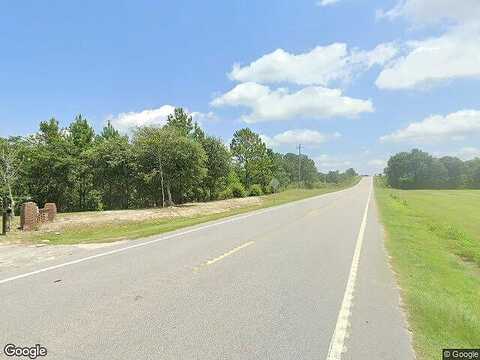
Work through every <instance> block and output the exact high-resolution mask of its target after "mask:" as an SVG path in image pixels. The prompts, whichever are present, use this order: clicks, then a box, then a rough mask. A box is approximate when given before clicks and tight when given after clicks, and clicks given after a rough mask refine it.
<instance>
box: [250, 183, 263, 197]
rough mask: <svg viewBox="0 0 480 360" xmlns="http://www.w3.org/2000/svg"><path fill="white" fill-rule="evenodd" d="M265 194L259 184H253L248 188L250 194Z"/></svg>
mask: <svg viewBox="0 0 480 360" xmlns="http://www.w3.org/2000/svg"><path fill="white" fill-rule="evenodd" d="M260 195H263V191H262V187H261V186H260V185H258V184H253V185H252V186H250V189H249V190H248V196H260Z"/></svg>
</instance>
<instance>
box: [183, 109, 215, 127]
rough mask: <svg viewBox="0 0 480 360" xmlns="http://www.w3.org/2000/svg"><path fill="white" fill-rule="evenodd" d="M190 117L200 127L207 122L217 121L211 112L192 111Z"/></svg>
mask: <svg viewBox="0 0 480 360" xmlns="http://www.w3.org/2000/svg"><path fill="white" fill-rule="evenodd" d="M190 115H191V116H192V120H193V121H196V122H197V123H199V124H200V125H202V124H205V123H207V122H212V121H218V120H219V118H218V117H217V115H216V114H215V113H213V112H211V111H210V112H208V113H202V112H198V111H194V112H192V113H191V114H190Z"/></svg>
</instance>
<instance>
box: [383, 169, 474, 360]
mask: <svg viewBox="0 0 480 360" xmlns="http://www.w3.org/2000/svg"><path fill="white" fill-rule="evenodd" d="M478 161H479V160H477V162H478ZM472 164H473V162H472ZM389 165H392V162H389ZM420 168H421V166H418V167H417V169H420ZM390 170H391V168H390ZM386 172H387V174H388V169H387V170H386ZM390 174H392V172H390ZM413 178H414V177H412V179H413ZM390 180H392V179H390ZM397 180H398V179H397ZM406 183H408V184H412V181H410V180H408V181H407V182H406ZM426 185H428V184H424V186H426ZM430 185H431V184H430ZM375 193H376V199H377V202H378V205H379V208H380V214H381V219H382V221H383V223H384V225H385V228H386V232H387V240H386V246H387V248H388V251H389V253H390V255H391V257H392V265H393V268H394V270H395V272H396V273H397V277H398V281H399V284H400V287H401V288H402V294H403V300H404V303H405V307H406V310H407V313H408V318H409V323H410V325H411V328H412V331H413V338H414V347H415V350H416V352H417V355H418V358H419V359H421V360H430V359H436V358H439V357H441V350H442V349H443V348H477V347H478V345H479V344H480V221H479V219H480V207H479V204H480V190H399V189H393V188H391V187H390V186H388V178H386V177H377V178H376V181H375Z"/></svg>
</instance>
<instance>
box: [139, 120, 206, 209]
mask: <svg viewBox="0 0 480 360" xmlns="http://www.w3.org/2000/svg"><path fill="white" fill-rule="evenodd" d="M134 146H135V152H136V154H137V160H138V168H139V171H140V174H141V176H142V177H143V180H144V181H145V183H146V185H147V186H149V187H150V190H151V195H152V197H153V198H154V199H155V198H156V199H155V200H156V201H155V203H156V204H164V203H165V200H164V199H165V196H166V198H167V203H169V204H172V203H174V202H175V203H176V202H184V201H185V200H196V199H195V198H194V194H195V186H197V185H198V184H200V183H201V182H202V181H203V178H204V177H205V175H206V173H207V169H206V167H205V163H206V157H207V156H206V154H205V151H204V150H203V148H202V146H201V145H200V143H198V142H196V141H194V140H193V139H191V138H189V137H187V136H185V134H184V133H183V132H181V131H178V129H176V128H172V127H164V128H148V127H144V128H140V129H138V130H137V131H136V133H135V135H134ZM156 193H162V198H159V197H158V196H155V194H156ZM160 200H161V202H160Z"/></svg>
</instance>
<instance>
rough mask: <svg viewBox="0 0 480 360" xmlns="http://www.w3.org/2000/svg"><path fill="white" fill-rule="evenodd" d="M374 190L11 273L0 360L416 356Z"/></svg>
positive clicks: (366, 182)
mask: <svg viewBox="0 0 480 360" xmlns="http://www.w3.org/2000/svg"><path fill="white" fill-rule="evenodd" d="M371 192H372V179H371V178H365V179H363V180H362V181H361V182H360V184H359V185H357V186H355V187H353V188H351V189H347V190H344V191H340V192H337V193H332V194H327V195H323V196H320V197H316V198H312V199H307V200H303V201H300V202H295V203H290V204H287V205H284V206H280V207H276V208H270V209H267V210H261V211H257V212H254V213H249V214H246V215H240V216H236V217H233V218H229V219H224V220H220V221H216V222H212V223H208V224H204V225H200V226H196V227H192V228H189V229H183V230H180V231H177V232H174V233H170V234H164V235H162V236H159V237H157V238H154V239H153V240H152V239H148V240H140V241H132V242H131V243H128V244H127V245H126V244H121V245H118V246H116V247H111V248H109V249H108V251H106V250H105V249H103V250H102V249H99V250H98V251H97V252H96V253H95V254H94V255H93V256H89V257H88V258H84V257H79V256H75V255H73V256H72V257H70V258H68V262H67V263H65V261H66V260H65V259H63V260H62V261H63V263H62V262H60V261H59V260H57V262H53V263H50V264H48V265H45V264H43V265H42V266H43V267H37V268H30V269H17V270H16V271H14V272H10V273H2V277H1V278H0V327H1V328H0V329H1V331H0V346H1V347H2V355H0V358H7V357H6V356H5V355H4V354H3V347H4V346H5V345H6V344H9V343H13V344H15V345H17V346H22V347H25V346H34V345H35V344H40V345H42V346H44V347H45V348H46V349H47V351H48V354H47V356H46V359H102V360H104V359H122V360H123V359H287V360H293V359H328V360H333V359H340V358H341V359H355V360H362V359H365V360H366V359H369V360H370V359H379V360H390V359H397V360H408V359H413V358H414V355H413V353H412V350H411V345H410V335H409V332H408V330H407V326H406V323H405V319H404V315H403V313H402V310H401V305H400V297H399V291H398V290H397V288H396V285H395V281H394V277H393V275H392V272H391V270H390V268H389V266H388V260H387V255H386V253H385V250H384V245H383V234H382V229H381V226H380V225H379V222H378V215H377V209H376V205H375V201H374V196H373V194H372V193H371ZM39 359H42V358H40V357H39Z"/></svg>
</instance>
